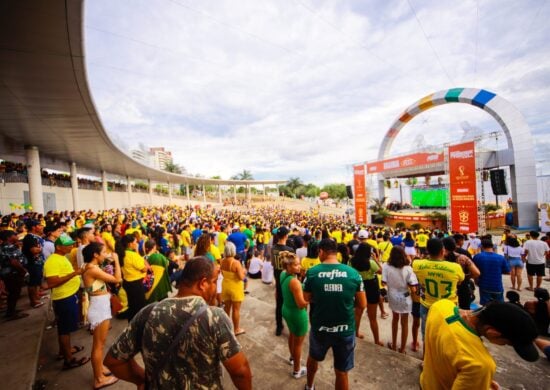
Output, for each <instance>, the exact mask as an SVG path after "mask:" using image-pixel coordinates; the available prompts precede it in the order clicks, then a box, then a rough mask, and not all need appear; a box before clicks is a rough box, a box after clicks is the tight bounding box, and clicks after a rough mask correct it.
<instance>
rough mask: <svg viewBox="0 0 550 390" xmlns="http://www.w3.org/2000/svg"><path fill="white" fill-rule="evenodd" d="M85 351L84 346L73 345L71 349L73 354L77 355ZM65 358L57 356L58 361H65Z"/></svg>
mask: <svg viewBox="0 0 550 390" xmlns="http://www.w3.org/2000/svg"><path fill="white" fill-rule="evenodd" d="M83 350H84V346H83V345H73V346H72V347H71V354H73V355H74V354H75V353H79V352H80V351H83ZM64 358H65V357H64V356H63V355H62V354H61V355H57V358H56V360H63V359H64Z"/></svg>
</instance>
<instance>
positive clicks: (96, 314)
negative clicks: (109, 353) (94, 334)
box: [88, 294, 112, 330]
mask: <svg viewBox="0 0 550 390" xmlns="http://www.w3.org/2000/svg"><path fill="white" fill-rule="evenodd" d="M89 299H90V307H89V308H88V321H89V322H90V329H91V330H94V329H95V328H96V327H98V326H99V325H100V324H101V323H102V322H103V321H106V320H110V319H111V318H112V316H111V294H104V295H96V296H89Z"/></svg>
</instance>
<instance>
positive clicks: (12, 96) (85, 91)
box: [0, 0, 286, 185]
mask: <svg viewBox="0 0 550 390" xmlns="http://www.w3.org/2000/svg"><path fill="white" fill-rule="evenodd" d="M83 25H84V24H83V1H81V0H51V1H36V0H4V1H2V2H1V3H0V141H1V143H0V153H4V154H12V155H18V154H19V155H21V154H22V153H23V152H24V149H23V146H24V145H30V146H36V147H37V148H38V149H39V152H40V154H41V155H47V156H48V157H49V158H51V159H54V160H61V161H65V162H68V163H71V162H75V163H76V164H77V167H79V166H80V167H86V168H89V169H92V170H96V171H99V172H101V171H105V172H107V173H110V174H117V175H122V176H129V177H132V178H141V179H150V180H153V181H158V182H170V183H188V184H221V185H231V184H239V185H242V184H252V185H254V184H281V183H285V182H286V180H215V179H204V178H197V177H191V176H183V175H178V174H173V173H169V172H165V171H160V170H157V169H153V168H151V167H148V166H145V165H142V164H140V163H139V162H137V161H135V160H134V159H132V158H131V157H130V156H128V155H127V154H125V153H124V152H123V151H122V150H120V149H119V148H118V147H117V146H116V145H115V144H114V143H113V142H112V141H111V139H110V138H109V136H108V135H107V132H106V131H105V129H104V128H103V125H102V123H101V120H100V118H99V116H98V114H97V111H96V109H95V106H94V103H93V100H92V97H91V94H90V90H89V88H88V82H87V78H86V67H85V61H84V58H85V52H84V40H83Z"/></svg>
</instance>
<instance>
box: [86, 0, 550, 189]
mask: <svg viewBox="0 0 550 390" xmlns="http://www.w3.org/2000/svg"><path fill="white" fill-rule="evenodd" d="M410 3H411V4H412V7H413V9H414V11H415V12H416V16H417V17H418V19H419V20H420V23H419V22H418V20H417V19H416V17H415V15H414V13H413V10H411V7H409V4H408V3H407V2H404V1H398V0H394V1H382V0H380V1H372V2H364V1H359V0H357V1H351V0H348V1H341V0H330V1H329V0H326V1H321V0H319V1H313V0H286V1H281V0H272V1H261V2H259V1H254V0H248V1H244V0H243V1H239V2H238V3H236V2H234V1H229V0H226V1H221V0H205V1H201V2H191V1H186V0H140V1H133V2H132V3H131V6H130V5H129V4H128V3H126V2H112V1H108V0H95V1H93V2H87V3H86V23H85V24H86V48H87V63H88V71H89V78H90V83H91V89H92V91H93V93H94V98H95V100H96V102H97V104H98V109H99V112H100V114H101V117H102V119H103V121H104V124H105V127H106V129H107V130H108V131H109V132H110V133H111V134H117V136H118V137H119V138H122V139H126V140H128V139H130V140H132V141H134V142H135V144H137V143H138V142H143V143H145V144H147V145H150V146H165V147H166V148H168V149H169V150H171V151H172V152H173V154H174V157H175V160H176V161H177V162H178V163H180V164H182V165H184V166H185V167H186V168H187V169H188V170H189V171H190V172H193V173H201V174H203V175H205V176H213V175H221V176H222V177H224V178H227V177H229V176H231V175H233V174H235V173H237V172H239V171H242V169H248V170H250V171H252V173H253V174H254V175H255V177H256V178H288V177H290V176H300V177H301V178H302V180H303V181H305V182H309V181H313V182H316V183H317V184H323V183H327V182H329V181H335V180H339V181H346V182H349V181H350V180H351V171H350V169H349V166H350V165H351V164H352V163H353V162H357V161H365V160H373V159H376V157H377V155H378V147H379V145H380V142H381V140H382V138H383V136H384V134H385V133H386V131H387V129H388V128H389V126H390V125H391V123H392V122H393V121H394V120H395V118H397V117H398V116H399V115H400V114H401V113H402V111H403V110H404V109H405V108H406V107H407V106H409V105H410V104H412V103H413V102H415V101H416V100H418V99H419V98H421V97H423V96H425V95H427V94H429V93H432V92H435V91H438V90H442V89H446V88H451V87H477V88H485V89H488V90H491V91H493V92H495V93H497V94H499V95H502V96H503V97H505V98H506V99H508V100H509V101H511V102H512V103H514V104H515V105H516V106H517V107H518V108H519V109H520V110H521V111H522V112H523V114H524V115H525V116H526V119H527V121H528V123H529V124H530V125H531V126H532V130H533V133H534V134H535V138H536V140H537V141H538V138H537V137H541V136H542V135H544V134H546V135H547V134H548V123H549V119H548V110H547V108H546V106H545V104H547V103H545V102H548V101H549V100H550V88H549V83H548V80H549V79H550V76H549V75H550V51H549V49H550V43H548V40H547V39H546V38H547V37H548V36H550V34H549V33H550V27H549V26H548V25H547V23H545V21H546V20H547V19H548V17H549V16H550V7H549V6H547V5H544V4H543V5H541V3H540V2H539V1H536V0H531V1H525V2H521V3H517V2H501V1H498V0H491V1H483V2H478V1H473V0H471V1H461V2H450V1H435V0H432V1H413V0H411V1H410ZM478 5H479V9H478V8H477V6H478ZM478 15H479V17H478ZM424 33H425V34H426V35H424ZM463 121H468V122H469V123H470V124H471V125H472V126H476V127H480V128H481V129H483V130H484V131H486V132H490V131H494V130H495V126H496V122H494V121H493V120H492V118H490V117H489V116H488V115H487V114H486V113H484V112H483V111H481V110H479V109H476V108H473V107H466V106H464V105H459V104H456V105H455V104H453V105H448V106H445V107H438V108H435V109H433V110H429V111H428V112H425V113H423V114H422V115H420V116H419V117H417V118H415V119H414V120H413V121H411V122H410V123H409V124H408V125H407V126H406V127H405V128H404V129H403V131H402V132H401V134H400V135H399V136H398V137H397V139H396V140H395V142H394V145H393V149H392V150H393V151H394V152H395V153H397V152H407V151H411V145H412V143H413V140H414V139H415V137H417V136H418V135H419V134H426V136H425V139H426V142H427V143H429V144H432V145H438V144H442V143H444V142H452V141H457V140H460V137H461V135H462V129H461V126H460V123H461V122H463ZM543 150H546V148H545V147H538V148H537V153H538V154H539V155H538V160H541V159H542V160H544V161H543V162H542V163H541V164H542V165H543V166H544V165H545V164H546V165H548V161H546V160H545V159H547V157H546V156H540V151H543ZM545 161H546V162H545ZM298 173H299V174H298Z"/></svg>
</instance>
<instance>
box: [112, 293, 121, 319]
mask: <svg viewBox="0 0 550 390" xmlns="http://www.w3.org/2000/svg"><path fill="white" fill-rule="evenodd" d="M110 301H111V315H112V316H113V317H116V315H117V314H118V312H119V311H121V310H122V302H121V301H120V298H119V297H118V295H116V294H112V293H111V298H110Z"/></svg>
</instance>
